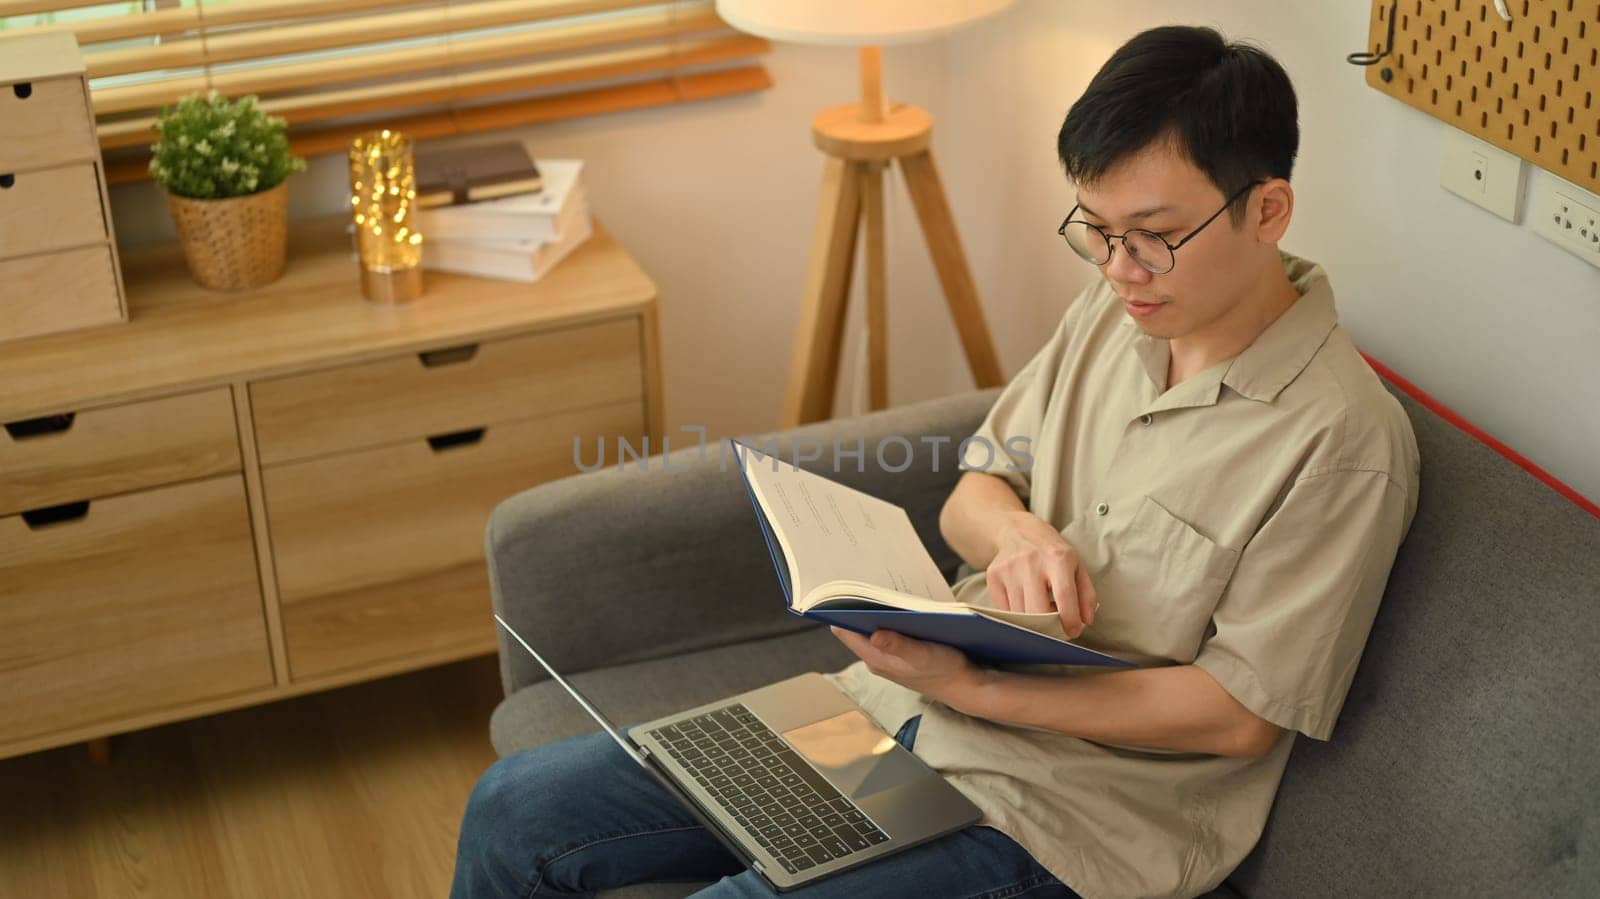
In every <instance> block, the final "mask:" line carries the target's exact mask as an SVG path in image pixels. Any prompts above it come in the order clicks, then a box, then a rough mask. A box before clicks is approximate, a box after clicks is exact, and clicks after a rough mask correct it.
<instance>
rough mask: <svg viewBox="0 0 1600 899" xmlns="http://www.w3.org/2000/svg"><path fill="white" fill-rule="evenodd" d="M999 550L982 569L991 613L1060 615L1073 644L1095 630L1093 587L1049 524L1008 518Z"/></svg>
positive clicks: (1020, 515) (1021, 516) (1023, 516)
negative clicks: (1088, 628)
mask: <svg viewBox="0 0 1600 899" xmlns="http://www.w3.org/2000/svg"><path fill="white" fill-rule="evenodd" d="M996 543H997V544H998V546H999V549H998V551H997V552H996V553H995V557H994V560H993V561H991V562H990V563H989V567H988V568H987V569H986V575H987V582H988V585H989V598H990V600H991V601H993V603H994V606H995V608H997V609H1004V610H1007V611H1012V612H1058V613H1060V615H1061V627H1062V628H1063V629H1064V630H1066V632H1067V636H1068V637H1071V638H1076V637H1077V636H1078V635H1079V634H1081V633H1083V629H1084V627H1085V626H1087V625H1091V624H1094V613H1095V610H1096V609H1098V608H1099V607H1100V603H1099V602H1098V601H1097V600H1096V599H1095V590H1094V584H1092V583H1090V582H1089V573H1088V572H1087V571H1086V570H1084V567H1083V561H1082V560H1081V559H1079V558H1078V551H1077V550H1075V549H1073V548H1072V544H1070V543H1068V542H1067V541H1066V540H1065V539H1063V538H1062V536H1061V532H1060V531H1057V530H1056V529H1055V528H1054V527H1052V526H1051V525H1050V523H1049V522H1047V521H1045V520H1044V519H1042V518H1040V517H1039V516H1037V515H1034V514H1033V513H1031V512H1025V511H1018V512H1015V513H1013V514H1011V515H1009V516H1007V518H1006V524H1005V525H1004V526H1002V528H1001V530H1000V534H999V535H998V537H997V538H996Z"/></svg>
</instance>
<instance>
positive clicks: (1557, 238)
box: [1528, 178, 1600, 268]
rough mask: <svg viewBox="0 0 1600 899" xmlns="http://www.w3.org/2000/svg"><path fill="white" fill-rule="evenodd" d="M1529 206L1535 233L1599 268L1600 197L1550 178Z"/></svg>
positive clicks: (1544, 182) (1536, 189)
mask: <svg viewBox="0 0 1600 899" xmlns="http://www.w3.org/2000/svg"><path fill="white" fill-rule="evenodd" d="M1530 206H1531V208H1530V209H1529V210H1528V214H1529V215H1530V216H1532V218H1533V230H1534V232H1535V233H1537V234H1538V235H1539V236H1541V237H1543V238H1544V239H1545V240H1548V241H1550V242H1551V243H1553V244H1555V245H1556V246H1558V247H1561V248H1562V249H1564V250H1566V251H1567V252H1569V253H1571V254H1572V255H1574V256H1577V257H1578V258H1579V259H1582V260H1584V261H1585V262H1588V263H1589V264H1590V265H1593V266H1595V267H1596V268H1600V197H1597V196H1595V195H1594V194H1592V193H1589V192H1588V191H1586V190H1583V189H1582V188H1580V187H1578V186H1577V185H1574V184H1569V183H1567V182H1566V181H1562V180H1559V179H1556V178H1550V179H1544V180H1543V183H1541V184H1540V185H1539V186H1538V187H1536V188H1535V189H1534V192H1533V202H1532V203H1531V204H1530Z"/></svg>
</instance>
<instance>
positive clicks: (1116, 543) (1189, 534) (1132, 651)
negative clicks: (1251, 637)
mask: <svg viewBox="0 0 1600 899" xmlns="http://www.w3.org/2000/svg"><path fill="white" fill-rule="evenodd" d="M1073 525H1077V527H1073ZM1062 536H1063V537H1065V538H1066V540H1067V541H1068V542H1069V543H1071V544H1072V545H1073V547H1074V548H1076V549H1077V550H1078V555H1079V557H1080V558H1081V559H1082V560H1083V562H1084V565H1085V568H1086V569H1087V571H1088V573H1089V580H1090V581H1091V582H1093V584H1094V586H1095V594H1096V598H1097V600H1098V601H1099V603H1100V610H1099V611H1098V612H1096V613H1095V622H1094V624H1093V626H1091V627H1089V628H1088V629H1087V630H1085V631H1084V637H1083V640H1082V641H1081V642H1084V643H1085V644H1086V645H1090V646H1092V647H1093V648H1095V649H1100V650H1103V651H1107V652H1112V653H1115V654H1117V655H1120V656H1123V657H1124V658H1128V659H1130V660H1131V661H1135V662H1141V663H1157V662H1162V661H1170V662H1175V663H1178V664H1188V663H1189V662H1192V661H1194V659H1195V656H1196V655H1197V654H1198V653H1199V651H1200V643H1201V641H1203V640H1204V639H1205V638H1206V635H1207V630H1208V628H1209V627H1210V624H1211V615H1212V612H1213V611H1215V609H1216V606H1217V601H1218V600H1219V599H1220V598H1221V597H1222V591H1223V590H1224V589H1225V588H1226V587H1227V586H1228V580H1229V578H1231V577H1232V576H1233V569H1234V566H1235V565H1236V564H1238V561H1239V552H1238V551H1237V550H1234V549H1230V548H1228V547H1226V546H1222V545H1221V544H1218V543H1216V542H1215V541H1213V540H1212V539H1211V538H1209V537H1207V536H1205V535H1204V534H1202V533H1200V532H1199V531H1197V530H1195V529H1194V527H1193V526H1191V525H1190V524H1189V523H1188V522H1186V521H1184V520H1183V519H1181V518H1179V517H1178V516H1176V515H1174V514H1172V513H1171V512H1169V511H1168V510H1167V509H1166V507H1164V506H1162V505H1161V503H1159V502H1157V501H1156V500H1155V499H1154V498H1153V497H1151V496H1150V495H1148V494H1145V495H1143V496H1142V497H1141V498H1140V499H1139V500H1138V506H1137V507H1136V508H1135V510H1134V512H1133V514H1132V515H1128V516H1115V517H1112V516H1084V517H1081V518H1079V519H1075V520H1074V521H1073V523H1072V525H1069V526H1068V528H1067V530H1065V531H1063V532H1062Z"/></svg>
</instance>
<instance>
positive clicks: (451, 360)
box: [417, 343, 478, 368]
mask: <svg viewBox="0 0 1600 899" xmlns="http://www.w3.org/2000/svg"><path fill="white" fill-rule="evenodd" d="M476 355H478V345H477V344H475V343H468V344H463V345H461V346H453V347H446V348H445V349H442V350H429V351H428V352H426V353H418V354H417V358H418V359H420V360H422V364H423V365H424V366H425V367H427V368H433V367H434V366H437V365H454V364H456V363H457V362H466V361H467V360H468V359H471V358H472V357H473V356H476Z"/></svg>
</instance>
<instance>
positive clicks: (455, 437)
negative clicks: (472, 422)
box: [428, 427, 489, 452]
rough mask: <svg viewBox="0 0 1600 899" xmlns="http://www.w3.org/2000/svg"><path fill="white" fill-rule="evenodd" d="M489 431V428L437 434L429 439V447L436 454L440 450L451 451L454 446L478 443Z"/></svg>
mask: <svg viewBox="0 0 1600 899" xmlns="http://www.w3.org/2000/svg"><path fill="white" fill-rule="evenodd" d="M487 430H489V429H488V428H487V427H483V428H467V429H466V430H465V431H452V432H450V433H449V434H435V435H434V436H432V437H429V438H428V446H431V447H433V451H434V452H438V451H440V450H446V449H449V448H450V447H452V446H464V445H467V444H472V443H477V442H478V441H480V440H482V439H483V432H484V431H487Z"/></svg>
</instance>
